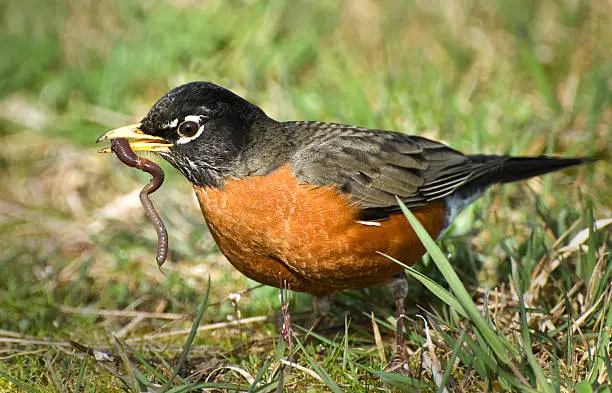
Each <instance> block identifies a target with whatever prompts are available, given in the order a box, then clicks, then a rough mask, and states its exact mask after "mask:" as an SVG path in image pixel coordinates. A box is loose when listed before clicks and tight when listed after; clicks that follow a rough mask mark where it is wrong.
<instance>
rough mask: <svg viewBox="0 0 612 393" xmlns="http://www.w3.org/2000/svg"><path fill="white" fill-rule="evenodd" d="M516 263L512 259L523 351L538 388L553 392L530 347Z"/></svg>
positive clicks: (521, 288) (521, 283) (546, 392)
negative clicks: (519, 308)
mask: <svg viewBox="0 0 612 393" xmlns="http://www.w3.org/2000/svg"><path fill="white" fill-rule="evenodd" d="M518 269H519V267H518V265H517V263H516V262H515V261H514V260H513V261H512V276H513V278H514V282H515V284H514V285H515V288H516V292H517V293H518V296H519V305H520V307H521V310H520V320H521V338H522V341H523V350H524V351H525V355H526V357H527V362H529V366H531V371H533V374H534V375H535V377H536V381H537V384H538V389H539V390H540V391H542V392H545V393H554V390H553V388H552V386H551V385H550V384H549V383H548V381H547V380H546V377H545V376H544V371H543V370H542V368H541V367H540V365H539V364H538V360H537V359H536V358H535V356H534V355H533V351H532V349H531V336H530V334H529V326H528V325H527V312H526V311H525V300H524V298H523V290H524V287H525V285H524V283H523V282H521V279H522V278H521V275H520V274H519V272H518Z"/></svg>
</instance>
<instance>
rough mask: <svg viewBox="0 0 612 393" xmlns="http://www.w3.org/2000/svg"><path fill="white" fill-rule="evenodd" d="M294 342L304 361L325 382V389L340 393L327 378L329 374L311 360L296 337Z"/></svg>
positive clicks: (337, 387) (340, 390) (335, 385)
mask: <svg viewBox="0 0 612 393" xmlns="http://www.w3.org/2000/svg"><path fill="white" fill-rule="evenodd" d="M295 342H296V344H297V346H298V348H299V349H301V350H302V353H303V354H304V357H305V358H306V360H308V363H310V366H311V367H312V368H313V370H315V371H316V373H317V374H318V375H319V376H320V377H321V379H322V380H323V382H325V384H326V385H327V387H328V388H329V389H330V390H331V391H332V392H334V393H342V389H340V386H338V384H337V383H336V381H334V380H333V379H332V378H331V377H330V376H329V374H327V373H326V372H325V370H323V368H322V367H321V366H320V365H319V364H318V363H317V362H316V361H315V360H314V359H313V358H312V356H310V354H309V353H308V351H306V348H304V346H303V345H302V342H301V341H300V340H299V339H298V338H297V337H296V338H295Z"/></svg>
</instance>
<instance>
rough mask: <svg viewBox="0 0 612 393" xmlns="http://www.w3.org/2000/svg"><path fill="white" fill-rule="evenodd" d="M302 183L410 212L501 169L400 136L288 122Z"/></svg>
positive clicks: (295, 165)
mask: <svg viewBox="0 0 612 393" xmlns="http://www.w3.org/2000/svg"><path fill="white" fill-rule="evenodd" d="M284 124H285V125H286V126H287V127H291V128H294V129H295V130H294V131H295V135H296V140H297V143H298V144H299V148H298V150H297V152H296V154H295V156H294V157H293V159H292V166H293V170H294V173H295V175H296V177H297V179H298V181H300V182H304V183H308V184H315V185H321V186H330V185H335V186H336V187H337V188H338V190H340V191H341V192H344V193H348V194H350V195H351V197H352V199H353V200H355V201H356V202H359V203H360V204H361V208H362V209H364V210H365V209H375V208H385V209H389V208H390V209H391V210H396V209H397V208H398V206H397V201H396V199H395V196H396V195H397V196H398V197H399V198H400V199H401V200H402V201H403V202H404V203H405V204H406V205H407V206H408V207H417V206H422V205H425V204H426V203H428V202H430V201H432V200H436V199H440V198H444V197H445V196H448V195H449V194H451V193H453V192H454V191H455V190H457V188H459V187H461V186H462V185H464V184H465V183H466V182H468V181H470V180H471V179H474V178H476V177H478V176H480V175H481V174H483V173H486V172H488V171H490V170H491V168H493V167H497V166H499V165H500V163H499V162H498V163H493V162H487V163H478V162H473V161H472V160H470V158H469V157H468V156H465V155H464V154H462V153H460V152H458V151H456V150H453V149H451V148H449V147H448V146H445V145H443V144H441V143H438V142H435V141H431V140H429V139H426V138H422V137H417V136H410V135H405V134H400V133H396V132H389V131H382V130H370V129H365V128H358V127H352V126H346V125H341V124H333V123H320V122H290V123H284Z"/></svg>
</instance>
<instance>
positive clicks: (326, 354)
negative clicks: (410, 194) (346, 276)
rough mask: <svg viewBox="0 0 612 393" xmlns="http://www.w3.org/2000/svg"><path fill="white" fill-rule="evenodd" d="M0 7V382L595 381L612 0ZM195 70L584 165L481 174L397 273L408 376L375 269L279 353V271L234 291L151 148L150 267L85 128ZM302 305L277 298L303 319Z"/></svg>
mask: <svg viewBox="0 0 612 393" xmlns="http://www.w3.org/2000/svg"><path fill="white" fill-rule="evenodd" d="M0 18H1V21H2V22H1V25H0V29H1V31H2V36H3V39H2V40H0V48H1V51H0V52H1V53H2V59H1V60H0V94H1V96H0V144H1V148H0V166H1V167H2V170H1V171H0V187H1V188H0V190H1V193H0V250H1V251H0V277H2V278H1V279H0V329H1V330H0V391H7V392H8V391H11V392H12V391H24V392H39V391H40V392H56V391H59V392H76V391H86V392H106V391H129V392H136V391H146V390H147V389H150V390H149V391H152V390H153V389H154V387H155V386H157V387H159V386H161V385H164V384H166V385H165V386H166V387H167V388H170V387H173V389H174V390H172V391H175V392H179V391H188V390H189V389H196V388H198V389H202V388H204V387H208V388H211V389H213V388H216V389H218V390H223V389H225V390H227V391H235V390H237V389H243V390H249V389H250V391H274V390H276V389H281V388H283V386H284V389H287V390H289V389H294V390H298V391H340V390H342V391H352V392H373V391H379V390H381V389H382V390H385V389H404V390H408V391H412V390H422V391H439V392H442V391H444V390H445V389H446V391H499V390H506V389H510V390H517V391H519V390H525V391H533V390H542V391H548V392H568V391H573V390H574V389H575V390H576V391H579V392H589V391H592V390H593V389H598V388H599V389H600V390H601V389H605V388H604V387H601V386H600V384H603V385H605V384H606V383H609V380H610V375H611V374H612V363H611V361H610V356H611V349H610V332H611V328H612V284H610V282H611V277H610V275H611V273H612V264H610V259H611V257H610V255H611V254H610V248H611V247H612V236H610V231H609V228H610V227H612V226H608V227H607V228H608V229H606V228H602V229H600V230H598V231H597V230H596V227H597V226H598V225H599V226H602V227H603V226H604V225H606V224H609V221H605V219H610V217H612V197H611V196H612V167H611V166H610V165H609V162H610V158H611V157H610V152H609V146H610V144H611V143H612V108H611V105H610V104H611V103H612V51H610V48H612V28H611V27H610V26H612V3H610V2H609V1H603V0H602V1H595V0H592V1H590V2H589V1H584V0H575V1H570V0H555V1H553V0H542V1H538V2H531V1H527V0H517V1H510V0H508V1H505V0H497V1H477V0H467V1H460V0H445V1H434V2H432V1H420V0H418V1H417V0H415V1H411V2H400V1H391V0H383V1H373V0H352V1H344V2H311V1H295V2H285V1H278V0H272V1H268V2H257V1H220V0H219V1H216V0H215V1H202V2H199V1H190V0H174V1H165V2H161V1H155V0H154V1H144V0H141V1H113V0H101V1H93V0H78V1H77V0H73V1H60V0H55V1H53V0H51V1H43V2H41V1H37V0H6V1H4V2H2V4H1V5H0ZM190 80H211V81H215V82H217V83H219V84H222V85H224V86H226V87H228V88H230V89H232V90H234V91H236V92H237V93H239V94H241V95H243V96H245V97H246V98H248V99H250V100H252V101H253V102H256V103H258V104H259V105H260V106H262V107H263V108H264V109H265V110H266V111H267V113H268V114H269V115H271V116H272V117H275V118H277V119H279V120H298V119H316V120H325V121H336V122H344V123H350V124H357V125H360V126H367V127H378V128H383V129H394V130H398V131H403V132H408V133H415V134H420V135H424V136H427V137H431V138H434V139H438V140H442V141H445V142H447V143H449V144H450V145H452V146H453V147H455V148H457V149H460V150H462V151H465V152H480V153H512V154H536V155H537V154H545V153H547V154H553V153H554V154H557V155H562V156H571V155H586V156H595V157H598V158H601V159H602V161H600V162H598V163H597V164H595V165H592V166H589V167H586V168H580V169H573V170H567V171H564V172H563V173H559V174H554V175H550V176H547V177H544V178H543V179H541V180H533V181H529V182H527V183H524V184H522V185H511V186H506V187H503V188H495V189H494V190H492V191H491V192H490V193H488V194H487V195H486V196H485V197H484V198H482V199H481V200H480V201H479V202H478V203H476V204H475V205H474V206H473V207H472V208H470V209H468V210H467V211H466V212H465V213H464V214H463V215H462V216H461V217H460V218H459V220H457V223H456V225H455V227H454V229H453V231H452V232H451V233H449V234H448V235H447V236H446V237H445V239H443V240H442V241H440V242H438V245H439V246H440V248H441V250H440V249H432V250H431V253H430V257H426V258H425V259H424V263H423V264H420V265H419V266H417V269H418V271H419V272H422V273H425V275H426V276H427V277H430V278H431V279H433V280H434V281H435V282H438V283H439V284H440V285H441V286H442V287H436V286H432V284H430V288H431V289H432V290H433V291H434V293H437V294H438V296H434V295H432V292H431V291H430V290H429V289H426V288H425V287H424V286H423V285H421V284H420V283H419V280H418V279H416V278H415V279H413V285H411V289H410V291H411V292H410V297H409V298H410V299H411V300H412V301H413V303H412V304H411V305H410V310H409V312H408V316H409V322H408V331H407V333H406V336H407V340H408V350H409V353H410V358H411V362H410V363H411V370H410V372H408V374H407V375H403V376H402V375H394V374H386V373H384V372H383V371H382V370H384V367H385V364H386V362H387V361H388V359H389V357H390V355H391V349H392V340H393V317H392V315H393V310H392V307H391V304H392V301H391V298H390V295H389V293H387V292H385V291H384V290H381V289H372V290H367V291H352V292H346V293H342V294H337V295H335V296H334V298H333V301H334V313H335V314H336V316H337V321H336V322H335V323H332V324H331V327H329V328H327V329H323V330H321V331H320V332H319V333H320V335H317V336H316V337H314V338H312V339H310V340H309V342H308V343H306V344H304V346H303V347H302V346H298V352H297V354H296V362H297V363H298V364H299V368H296V367H288V366H286V364H285V363H283V362H286V359H287V355H288V353H287V352H286V350H285V349H284V346H283V344H282V342H281V341H280V340H279V338H278V337H279V333H278V329H277V327H276V321H277V319H278V318H277V312H278V309H279V302H278V290H275V289H272V288H259V289H255V290H253V291H251V292H249V293H248V294H243V296H242V300H240V302H238V303H236V304H233V303H232V302H231V301H230V300H229V299H228V295H229V294H230V293H234V292H239V291H242V290H244V289H246V288H249V287H254V286H255V283H253V282H249V281H248V280H247V279H245V278H244V277H243V276H241V275H240V274H238V273H237V272H236V271H235V270H233V269H232V268H231V266H230V265H229V263H227V261H225V260H224V258H223V257H222V256H221V255H220V254H219V253H218V251H217V249H216V248H215V245H214V243H213V241H212V240H211V238H210V236H209V235H208V231H207V230H206V228H205V225H204V223H203V219H202V217H201V215H200V214H199V212H198V209H197V206H196V203H195V199H194V197H193V196H192V193H191V190H190V187H189V185H188V183H187V182H186V181H185V180H184V179H183V178H181V177H180V176H179V175H178V174H177V173H176V172H175V171H174V170H173V169H171V168H169V167H168V166H164V168H165V169H167V171H166V173H167V176H168V182H167V184H165V186H164V187H163V188H162V190H161V191H159V192H158V193H156V194H155V196H154V198H153V199H154V200H155V203H156V204H157V206H158V207H159V208H160V210H161V211H162V213H163V216H164V218H165V221H166V223H167V226H168V229H169V232H170V240H171V252H172V253H171V257H170V261H169V262H168V263H167V264H166V265H165V266H164V268H163V271H162V272H160V271H159V270H158V269H157V266H156V265H155V262H154V247H155V246H154V245H155V241H156V239H155V233H154V230H153V228H152V226H151V225H150V224H149V223H148V221H147V220H146V218H145V217H144V215H143V212H142V209H141V207H140V205H139V202H138V199H137V196H136V194H137V192H138V191H139V190H140V188H141V187H142V186H143V184H144V183H145V182H147V181H148V180H147V177H146V176H145V175H141V174H139V173H137V171H134V170H130V169H128V168H126V167H124V166H122V165H120V164H119V163H118V162H117V160H114V159H112V158H111V157H107V156H101V155H97V154H96V149H97V146H95V145H94V141H95V139H96V137H97V136H99V135H100V134H102V133H103V132H104V131H105V130H107V129H109V128H112V127H115V126H119V125H122V124H126V123H129V122H134V121H138V120H139V119H140V118H141V116H142V115H143V114H144V113H146V111H147V109H148V107H149V106H150V105H151V104H152V103H153V102H154V101H155V100H156V99H157V98H158V97H159V96H160V95H161V94H163V93H164V92H165V91H166V90H168V89H169V88H171V87H173V86H175V85H177V84H180V83H183V82H186V81H190ZM598 220H599V221H598ZM596 224H597V225H596ZM439 251H442V253H439ZM445 256H446V258H448V259H449V261H450V263H451V264H452V265H453V266H454V269H455V270H456V271H457V273H458V275H459V279H456V277H453V276H452V274H450V273H449V272H448V270H445V269H447V268H448V266H446V265H445V264H444V263H445ZM434 262H435V263H434ZM438 266H439V268H438ZM441 272H442V273H441ZM412 274H414V275H416V276H417V277H420V276H418V275H417V274H416V273H414V272H413V273H412ZM209 277H210V293H209V297H208V299H207V301H206V302H204V300H203V299H204V297H205V294H206V293H207V288H208V278H209ZM421 280H424V279H422V278H421ZM463 287H465V288H467V290H468V292H463V291H462V288H463ZM441 288H447V289H449V288H450V290H451V291H452V292H451V293H452V295H451V294H449V293H445V292H443V291H441ZM468 293H469V294H470V295H471V299H470V296H468V295H467V294H468ZM472 299H473V300H472ZM201 305H206V309H205V310H204V313H203V318H202V320H201V322H200V325H199V326H200V329H201V331H200V332H199V333H198V334H197V336H196V337H195V340H193V342H191V341H188V340H187V336H188V332H189V329H190V328H191V326H192V324H193V323H194V320H197V319H198V318H197V317H198V315H197V310H198V309H199V307H200V306H201ZM309 307H310V306H309V299H308V297H307V296H305V295H295V296H293V298H292V303H291V308H290V309H291V314H292V317H293V318H294V321H295V322H296V323H297V324H298V325H301V326H308V324H309V321H310V318H311V317H310V315H309V312H308V310H309ZM236 318H243V323H242V324H241V325H236V324H232V323H231V321H234V320H236ZM244 318H246V319H244ZM249 318H250V319H249ZM425 321H426V322H427V326H428V329H427V330H426V329H425V328H424V327H425ZM377 332H379V334H378V333H377ZM296 333H298V339H299V340H300V342H302V341H303V335H302V331H301V330H299V329H297V328H296ZM70 340H72V341H75V342H77V343H80V344H82V345H84V346H86V347H88V348H94V349H97V350H100V351H102V352H99V353H97V355H98V359H96V358H95V357H93V356H89V355H87V354H86V352H87V350H85V351H83V348H81V350H77V349H75V347H74V346H73V345H71V344H70ZM185 342H191V343H192V345H191V349H190V351H188V353H189V356H188V359H187V363H186V365H185V367H184V368H183V369H182V371H181V373H180V376H179V377H178V378H176V379H174V380H173V381H172V380H170V376H171V375H172V374H173V372H172V370H173V368H174V365H175V363H176V362H177V359H178V357H179V355H180V354H181V351H182V348H183V345H184V344H185ZM104 354H106V355H107V356H109V357H110V356H112V359H113V360H110V358H105V357H104V356H103V355H104ZM283 365H284V370H283ZM204 383H207V384H208V385H205V386H204V385H197V384H204ZM194 384H196V385H194ZM198 386H199V387H198ZM232 386H233V387H232ZM181 389H184V390H181Z"/></svg>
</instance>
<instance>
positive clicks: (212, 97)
mask: <svg viewBox="0 0 612 393" xmlns="http://www.w3.org/2000/svg"><path fill="white" fill-rule="evenodd" d="M265 119H268V118H267V116H266V115H265V113H264V112H263V111H262V110H261V109H260V108H259V107H257V106H255V105H253V104H251V103H250V102H248V101H247V100H245V99H243V98H241V97H239V96H238V95H236V94H234V93H232V92H231V91H229V90H227V89H224V88H223V87H221V86H217V85H215V84H214V83H210V82H191V83H187V84H184V85H181V86H179V87H176V88H174V89H172V90H170V91H169V92H168V93H166V94H165V95H164V96H163V97H162V98H160V99H159V101H157V102H156V103H155V104H154V105H153V107H152V108H151V109H150V110H149V113H148V114H147V115H146V116H145V117H144V118H143V119H142V121H141V122H140V123H137V124H131V125H128V126H125V127H121V128H117V129H115V130H112V131H109V132H107V133H106V134H104V135H102V136H101V137H100V138H99V139H98V142H100V141H102V140H106V139H115V138H127V139H129V140H130V146H131V147H132V150H134V151H150V152H155V153H157V154H159V155H160V156H161V157H163V158H164V159H166V160H167V161H168V162H170V163H171V164H172V165H173V166H174V167H175V168H177V169H178V170H179V171H181V172H182V173H183V175H185V177H187V179H189V181H191V182H192V183H193V184H195V185H199V186H209V185H213V186H214V185H218V183H219V182H220V181H221V179H222V178H223V177H224V176H227V175H228V174H231V169H232V168H233V167H234V166H235V164H236V162H237V161H238V160H239V158H240V154H241V152H242V150H243V147H244V145H245V143H246V141H247V138H248V134H249V131H250V130H251V128H252V127H253V125H254V124H255V123H257V122H261V121H264V120H265ZM101 152H110V149H102V150H101Z"/></svg>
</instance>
